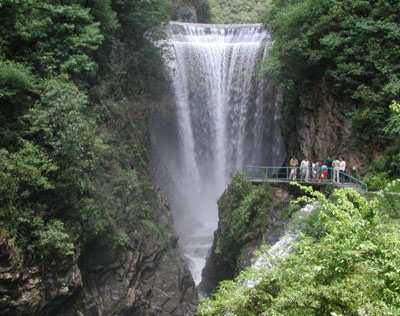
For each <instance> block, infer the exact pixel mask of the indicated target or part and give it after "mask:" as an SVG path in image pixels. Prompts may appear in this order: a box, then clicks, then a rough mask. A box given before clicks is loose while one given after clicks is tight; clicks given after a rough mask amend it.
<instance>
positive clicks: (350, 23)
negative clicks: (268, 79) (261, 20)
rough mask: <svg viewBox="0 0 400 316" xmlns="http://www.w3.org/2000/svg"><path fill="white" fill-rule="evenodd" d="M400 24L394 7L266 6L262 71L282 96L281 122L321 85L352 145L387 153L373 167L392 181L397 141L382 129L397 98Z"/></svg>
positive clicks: (304, 1) (310, 1) (388, 0)
mask: <svg viewBox="0 0 400 316" xmlns="http://www.w3.org/2000/svg"><path fill="white" fill-rule="evenodd" d="M399 16H400V5H399V2H398V1H394V0H379V1H364V0H357V1H347V0H344V1H329V0H323V1H315V0H284V1H281V0H272V1H271V5H270V7H269V9H268V10H267V14H266V18H265V25H266V26H267V27H268V28H269V29H270V30H271V32H272V36H273V40H274V45H273V47H272V50H271V53H270V57H269V58H268V60H267V62H266V67H265V71H266V72H267V73H268V74H270V75H271V76H272V77H273V78H274V79H275V81H276V82H277V83H279V84H280V85H281V87H282V88H283V91H284V94H285V105H284V110H283V113H284V120H285V121H286V122H288V123H289V122H292V120H293V118H294V117H295V115H296V113H298V109H299V107H301V106H302V105H301V101H300V100H301V99H302V98H303V99H304V96H306V95H307V94H308V92H309V91H312V88H313V87H315V86H318V84H319V83H320V82H322V81H323V82H325V83H326V84H327V85H328V86H329V90H330V93H332V95H333V96H334V97H335V99H336V100H340V101H342V102H343V104H344V105H346V106H347V110H348V112H349V115H351V118H352V127H353V128H352V130H353V135H354V142H355V145H356V146H363V150H362V151H363V152H365V153H367V155H368V156H369V158H371V157H372V154H373V153H374V152H385V154H384V155H383V156H382V158H381V159H377V160H376V161H374V162H373V164H372V165H371V166H372V167H373V169H374V171H378V172H384V173H386V176H388V177H390V178H396V177H400V170H399V166H400V160H399V159H400V156H399V154H398V153H399V151H400V143H399V138H398V137H396V136H395V134H394V133H393V130H390V129H388V125H387V124H388V119H389V117H390V115H391V112H390V110H389V106H390V104H391V103H392V101H393V100H395V101H398V100H399V98H400V76H399V73H400V69H399V67H400V66H399V65H400V52H399V47H398V43H399V40H400V35H399V34H400V23H399ZM366 144H368V146H365V145H366ZM368 156H367V157H368ZM371 161H372V160H371Z"/></svg>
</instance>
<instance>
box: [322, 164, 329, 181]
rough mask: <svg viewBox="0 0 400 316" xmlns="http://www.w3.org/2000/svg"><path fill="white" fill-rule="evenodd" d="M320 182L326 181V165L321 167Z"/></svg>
mask: <svg viewBox="0 0 400 316" xmlns="http://www.w3.org/2000/svg"><path fill="white" fill-rule="evenodd" d="M321 180H322V181H326V180H328V167H327V166H326V165H322V166H321Z"/></svg>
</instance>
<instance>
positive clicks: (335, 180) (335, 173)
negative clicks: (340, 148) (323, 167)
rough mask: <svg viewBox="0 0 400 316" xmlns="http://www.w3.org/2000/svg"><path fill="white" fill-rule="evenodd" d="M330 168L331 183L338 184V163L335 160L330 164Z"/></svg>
mask: <svg viewBox="0 0 400 316" xmlns="http://www.w3.org/2000/svg"><path fill="white" fill-rule="evenodd" d="M332 167H333V181H334V182H338V183H339V169H340V161H339V160H338V159H337V158H336V159H335V160H334V161H333V162H332Z"/></svg>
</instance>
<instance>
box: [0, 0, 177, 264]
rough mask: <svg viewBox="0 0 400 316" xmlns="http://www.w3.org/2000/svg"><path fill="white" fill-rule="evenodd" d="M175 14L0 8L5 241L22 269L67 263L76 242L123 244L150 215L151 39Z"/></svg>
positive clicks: (0, 200) (91, 7) (91, 5)
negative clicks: (56, 261) (14, 249)
mask: <svg viewBox="0 0 400 316" xmlns="http://www.w3.org/2000/svg"><path fill="white" fill-rule="evenodd" d="M172 9H173V1H172V0H168V1H164V0H140V1H128V0H90V1H82V0H66V1H59V0H45V1H36V0H34V1H31V0H20V1H13V0H4V1H0V13H1V14H0V158H1V161H2V163H1V164H0V231H1V236H0V238H12V239H13V240H14V241H15V245H16V246H17V247H18V249H19V252H20V253H21V254H22V257H23V258H24V259H25V264H27V265H29V264H41V265H43V266H46V264H48V261H49V260H48V259H49V258H53V257H56V258H58V259H68V258H71V256H72V255H73V254H74V249H75V247H76V246H77V245H76V244H74V243H76V241H77V240H80V241H82V242H83V246H84V245H85V244H86V243H89V242H90V241H93V240H95V239H96V238H105V237H106V236H108V237H107V238H106V239H107V240H108V241H110V243H111V244H113V245H114V246H115V247H114V248H116V247H119V246H125V245H126V243H127V235H126V232H127V231H129V229H131V227H130V226H132V225H138V226H139V225H140V223H141V221H144V220H153V219H154V218H155V216H157V215H156V214H155V213H156V210H155V205H154V203H155V202H152V201H153V200H155V198H154V196H153V195H154V193H153V188H152V185H151V182H150V181H149V180H148V178H149V176H148V173H147V170H146V167H147V154H146V146H147V144H148V142H149V140H148V137H149V127H148V120H149V113H150V112H151V105H152V104H154V101H152V100H151V98H150V95H151V94H150V89H151V88H153V87H152V85H151V84H152V83H154V81H155V80H158V79H159V78H160V77H161V76H162V75H161V74H162V71H163V69H162V67H160V66H159V64H160V61H161V57H160V49H159V48H157V47H155V46H154V45H153V43H152V41H153V40H155V39H158V38H160V37H161V36H162V34H163V32H162V31H161V29H160V28H159V26H160V25H162V23H165V22H166V21H168V19H169V17H170V16H171V15H172ZM77 226H79V227H80V228H77ZM79 231H81V232H82V233H81V234H82V235H81V236H80V238H79V239H78V238H77V236H76V234H77V232H78V234H79Z"/></svg>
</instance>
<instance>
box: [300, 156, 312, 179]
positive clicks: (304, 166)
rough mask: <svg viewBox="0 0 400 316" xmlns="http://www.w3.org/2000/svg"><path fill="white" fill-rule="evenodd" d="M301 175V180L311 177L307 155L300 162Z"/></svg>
mask: <svg viewBox="0 0 400 316" xmlns="http://www.w3.org/2000/svg"><path fill="white" fill-rule="evenodd" d="M300 172H301V177H300V180H305V181H308V179H309V178H310V162H309V161H308V159H307V157H305V158H304V159H303V160H302V161H301V164H300Z"/></svg>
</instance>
